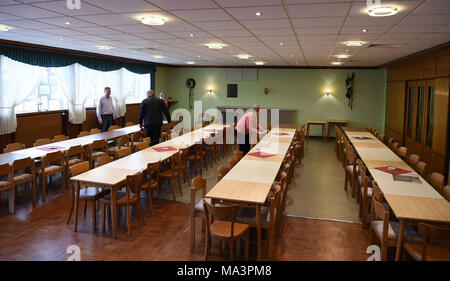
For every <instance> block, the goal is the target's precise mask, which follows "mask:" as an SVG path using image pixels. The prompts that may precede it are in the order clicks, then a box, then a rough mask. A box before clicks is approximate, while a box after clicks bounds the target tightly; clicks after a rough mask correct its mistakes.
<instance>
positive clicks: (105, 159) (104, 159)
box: [95, 155, 114, 168]
mask: <svg viewBox="0 0 450 281" xmlns="http://www.w3.org/2000/svg"><path fill="white" fill-rule="evenodd" d="M112 161H114V158H112V157H111V156H108V155H102V156H100V157H98V158H97V163H95V168H97V167H100V166H103V165H105V164H108V163H109V162H112Z"/></svg>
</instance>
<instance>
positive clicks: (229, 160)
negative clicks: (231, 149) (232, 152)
mask: <svg viewBox="0 0 450 281" xmlns="http://www.w3.org/2000/svg"><path fill="white" fill-rule="evenodd" d="M237 162H238V159H237V158H236V157H230V158H228V164H230V166H231V168H233V167H234V166H235V165H236V164H237Z"/></svg>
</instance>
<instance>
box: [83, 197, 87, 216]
mask: <svg viewBox="0 0 450 281" xmlns="http://www.w3.org/2000/svg"><path fill="white" fill-rule="evenodd" d="M86 211H87V200H85V201H84V216H86Z"/></svg>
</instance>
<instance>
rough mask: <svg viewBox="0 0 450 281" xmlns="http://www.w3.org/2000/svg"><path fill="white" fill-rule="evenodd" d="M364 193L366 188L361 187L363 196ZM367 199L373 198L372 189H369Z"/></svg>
mask: <svg viewBox="0 0 450 281" xmlns="http://www.w3.org/2000/svg"><path fill="white" fill-rule="evenodd" d="M363 192H364V187H361V194H363ZM367 197H369V198H372V188H370V187H368V188H367Z"/></svg>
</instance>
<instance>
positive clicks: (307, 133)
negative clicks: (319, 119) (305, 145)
mask: <svg viewBox="0 0 450 281" xmlns="http://www.w3.org/2000/svg"><path fill="white" fill-rule="evenodd" d="M309 125H310V124H307V125H306V140H308V141H309Z"/></svg>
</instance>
